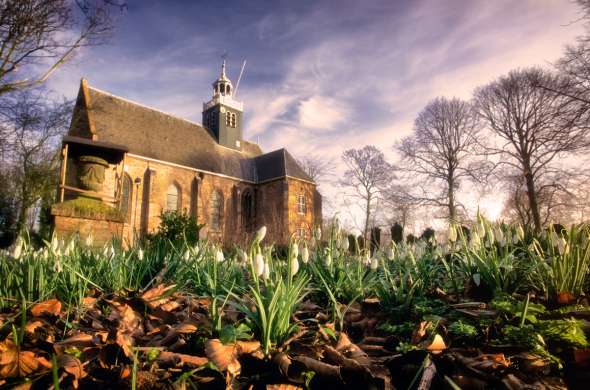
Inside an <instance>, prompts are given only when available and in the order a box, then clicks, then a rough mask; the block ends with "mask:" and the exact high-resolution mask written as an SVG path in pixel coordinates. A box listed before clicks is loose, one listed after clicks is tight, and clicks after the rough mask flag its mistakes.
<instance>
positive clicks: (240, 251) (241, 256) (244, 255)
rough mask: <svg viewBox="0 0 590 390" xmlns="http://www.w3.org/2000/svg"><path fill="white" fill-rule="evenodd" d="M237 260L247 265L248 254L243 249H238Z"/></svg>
mask: <svg viewBox="0 0 590 390" xmlns="http://www.w3.org/2000/svg"><path fill="white" fill-rule="evenodd" d="M238 259H239V261H240V262H241V263H244V264H247V263H248V260H249V259H248V254H247V253H246V251H244V250H243V249H238Z"/></svg>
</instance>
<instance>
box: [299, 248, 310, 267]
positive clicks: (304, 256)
mask: <svg viewBox="0 0 590 390" xmlns="http://www.w3.org/2000/svg"><path fill="white" fill-rule="evenodd" d="M301 261H303V264H307V262H308V261H309V250H308V249H307V247H306V246H304V247H303V249H302V250H301Z"/></svg>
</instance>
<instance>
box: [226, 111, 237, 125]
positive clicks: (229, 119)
mask: <svg viewBox="0 0 590 390" xmlns="http://www.w3.org/2000/svg"><path fill="white" fill-rule="evenodd" d="M225 125H226V126H227V127H236V114H235V113H233V112H229V111H228V112H227V113H226V114H225Z"/></svg>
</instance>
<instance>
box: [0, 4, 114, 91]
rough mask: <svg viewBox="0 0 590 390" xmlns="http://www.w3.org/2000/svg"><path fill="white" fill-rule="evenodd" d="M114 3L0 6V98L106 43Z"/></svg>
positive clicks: (38, 81)
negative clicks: (84, 49) (87, 48)
mask: <svg viewBox="0 0 590 390" xmlns="http://www.w3.org/2000/svg"><path fill="white" fill-rule="evenodd" d="M114 5H115V6H118V7H124V3H123V2H122V1H121V2H118V1H116V0H75V1H73V0H4V1H2V2H0V94H4V93H6V92H10V91H14V90H16V89H22V88H28V87H32V86H35V85H37V84H40V83H42V82H44V81H45V80H46V79H47V78H48V77H49V76H50V75H51V74H52V73H53V72H54V71H55V70H56V69H57V68H58V67H59V66H61V65H62V64H63V63H65V62H66V61H67V60H69V59H70V58H71V56H72V55H73V54H74V53H75V52H76V51H77V50H78V49H79V48H81V47H83V46H87V45H96V44H100V43H102V42H104V40H105V38H107V37H108V35H109V33H110V32H111V29H112V27H113V23H112V18H111V14H110V12H109V10H110V8H111V6H114Z"/></svg>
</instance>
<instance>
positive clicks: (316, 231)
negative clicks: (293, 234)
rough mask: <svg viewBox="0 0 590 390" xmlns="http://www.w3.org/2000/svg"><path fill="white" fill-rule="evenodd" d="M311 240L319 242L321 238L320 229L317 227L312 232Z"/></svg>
mask: <svg viewBox="0 0 590 390" xmlns="http://www.w3.org/2000/svg"><path fill="white" fill-rule="evenodd" d="M313 238H315V240H316V241H319V240H320V239H321V238H322V229H320V227H319V226H318V227H317V228H315V230H314V231H313Z"/></svg>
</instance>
